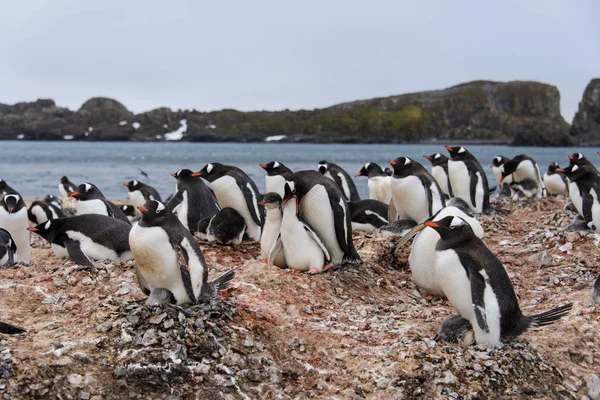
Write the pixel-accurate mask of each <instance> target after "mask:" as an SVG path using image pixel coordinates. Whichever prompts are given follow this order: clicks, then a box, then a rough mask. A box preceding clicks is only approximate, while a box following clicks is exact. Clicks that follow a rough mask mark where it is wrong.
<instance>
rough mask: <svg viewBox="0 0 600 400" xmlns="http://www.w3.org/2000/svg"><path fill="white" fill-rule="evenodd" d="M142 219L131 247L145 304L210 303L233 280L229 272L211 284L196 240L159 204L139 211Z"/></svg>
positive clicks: (130, 240) (154, 202) (153, 202)
mask: <svg viewBox="0 0 600 400" xmlns="http://www.w3.org/2000/svg"><path fill="white" fill-rule="evenodd" d="M140 211H141V212H142V219H141V220H140V222H139V223H137V224H136V225H134V226H133V228H132V229H131V232H130V234H129V244H130V246H131V251H132V252H133V256H134V258H135V264H136V267H135V269H136V275H137V278H138V283H139V284H140V288H141V289H142V291H143V292H144V294H146V295H147V296H149V297H148V300H147V301H146V304H148V305H158V304H165V303H167V302H172V303H177V304H179V305H181V304H187V303H192V304H195V303H199V302H208V301H209V300H210V299H211V298H212V297H214V296H215V295H216V293H217V291H219V290H220V289H222V288H224V287H225V286H227V284H228V282H229V281H230V280H231V279H232V278H233V276H234V275H235V273H234V272H233V271H229V272H226V273H225V274H223V275H222V276H221V277H220V278H218V279H217V280H215V281H213V282H208V281H207V278H208V267H207V266H206V261H205V260H204V255H203V254H202V251H201V250H200V247H199V246H198V244H197V243H196V240H195V239H194V237H193V236H192V234H191V233H190V231H189V230H188V229H186V228H185V226H183V224H182V223H181V221H179V219H178V218H177V216H175V214H173V213H172V212H171V211H170V210H169V209H168V208H167V207H165V206H164V205H163V204H162V203H161V202H159V201H158V200H151V201H149V202H147V203H146V204H145V205H144V206H141V207H140Z"/></svg>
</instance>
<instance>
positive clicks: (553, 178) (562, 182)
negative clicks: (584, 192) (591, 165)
mask: <svg viewBox="0 0 600 400" xmlns="http://www.w3.org/2000/svg"><path fill="white" fill-rule="evenodd" d="M557 169H560V166H559V165H558V164H557V163H555V162H551V163H550V164H548V171H546V173H545V174H544V184H545V185H546V190H547V191H548V194H551V195H562V196H568V195H569V188H568V183H567V177H566V176H565V174H561V173H560V172H556V170H557Z"/></svg>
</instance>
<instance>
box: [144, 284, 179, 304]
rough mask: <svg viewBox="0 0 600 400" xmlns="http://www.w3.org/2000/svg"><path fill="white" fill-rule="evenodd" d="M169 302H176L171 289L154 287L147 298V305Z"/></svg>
mask: <svg viewBox="0 0 600 400" xmlns="http://www.w3.org/2000/svg"><path fill="white" fill-rule="evenodd" d="M169 303H171V304H174V303H176V301H175V296H173V293H171V291H170V290H168V289H164V288H154V289H152V290H151V291H150V295H149V296H148V299H147V300H146V305H147V306H163V305H165V304H169Z"/></svg>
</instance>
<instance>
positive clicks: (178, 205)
mask: <svg viewBox="0 0 600 400" xmlns="http://www.w3.org/2000/svg"><path fill="white" fill-rule="evenodd" d="M171 176H172V177H173V178H175V179H177V193H175V195H174V196H173V198H172V199H171V200H170V201H169V203H168V204H167V207H168V208H169V209H170V210H172V211H173V212H175V213H177V218H179V221H181V223H182V224H183V226H185V227H186V228H187V229H189V230H190V231H191V232H192V234H193V233H194V232H195V231H196V230H197V229H198V223H199V222H200V221H201V220H203V219H204V218H207V217H212V216H213V215H215V214H216V213H217V212H219V210H220V209H221V208H220V207H219V203H218V202H217V198H216V197H215V193H214V192H213V191H212V190H211V188H210V187H208V186H207V185H206V184H205V183H204V182H203V181H202V179H200V178H199V175H198V174H194V173H193V172H192V171H191V170H189V169H180V170H179V171H177V172H175V173H174V174H171ZM154 200H159V199H154ZM159 201H160V200H159ZM138 207H139V206H138Z"/></svg>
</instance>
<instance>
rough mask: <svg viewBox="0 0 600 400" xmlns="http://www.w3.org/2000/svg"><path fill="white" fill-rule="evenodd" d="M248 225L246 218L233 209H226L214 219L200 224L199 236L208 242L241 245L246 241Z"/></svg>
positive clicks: (208, 218) (205, 220)
mask: <svg viewBox="0 0 600 400" xmlns="http://www.w3.org/2000/svg"><path fill="white" fill-rule="evenodd" d="M245 233H246V224H245V222H244V218H242V216H241V215H240V214H239V213H238V212H237V211H235V210H234V209H233V208H231V207H225V208H223V209H222V210H220V211H219V212H218V213H216V214H215V215H213V216H212V217H206V218H204V219H203V220H202V221H200V222H199V223H198V231H197V234H198V236H199V237H200V238H201V239H203V240H206V241H208V242H219V243H221V244H225V245H227V244H240V243H242V240H244V234H245Z"/></svg>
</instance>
